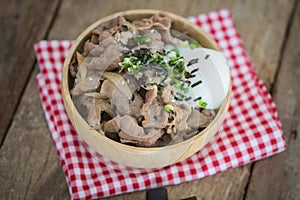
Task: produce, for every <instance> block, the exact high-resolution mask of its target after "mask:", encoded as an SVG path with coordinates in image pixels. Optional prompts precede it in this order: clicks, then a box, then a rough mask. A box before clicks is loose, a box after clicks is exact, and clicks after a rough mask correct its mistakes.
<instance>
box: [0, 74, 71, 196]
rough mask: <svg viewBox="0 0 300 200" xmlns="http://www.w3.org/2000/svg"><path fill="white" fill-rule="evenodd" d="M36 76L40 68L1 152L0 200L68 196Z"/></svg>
mask: <svg viewBox="0 0 300 200" xmlns="http://www.w3.org/2000/svg"><path fill="white" fill-rule="evenodd" d="M36 74H37V69H36V70H35V71H34V73H33V76H32V77H31V79H30V81H29V83H28V86H27V88H26V91H25V94H24V96H23V98H22V101H21V103H20V106H19V109H18V110H17V115H16V117H15V119H14V122H13V123H12V125H11V129H10V131H9V132H8V135H7V137H6V139H5V142H4V144H3V146H2V148H1V151H0V158H1V159H0V185H1V187H0V198H4V199H34V198H38V199H50V198H53V199H60V198H63V197H68V196H69V195H68V189H67V187H66V182H65V179H64V176H63V173H62V169H61V167H60V163H59V160H58V157H57V154H56V149H55V147H54V145H53V141H52V139H51V136H50V133H49V130H48V127H47V123H46V120H45V118H44V113H43V110H42V107H41V104H40V99H39V95H38V89H37V86H36V82H35V75H36ZM36 195H37V196H36Z"/></svg>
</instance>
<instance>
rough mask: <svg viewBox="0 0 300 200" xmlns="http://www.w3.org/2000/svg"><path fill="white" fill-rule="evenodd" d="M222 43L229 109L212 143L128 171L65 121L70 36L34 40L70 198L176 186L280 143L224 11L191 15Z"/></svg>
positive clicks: (270, 110)
mask: <svg viewBox="0 0 300 200" xmlns="http://www.w3.org/2000/svg"><path fill="white" fill-rule="evenodd" d="M189 20H190V21H191V22H193V23H195V24H197V25H199V26H201V27H202V28H203V29H204V30H205V31H206V32H208V33H210V34H211V35H212V37H213V38H214V39H215V40H216V41H217V43H218V44H219V45H220V47H221V48H222V50H223V52H224V54H225V56H226V58H227V60H228V64H229V66H230V70H231V76H232V97H231V102H230V108H229V112H228V114H227V117H226V119H225V122H224V123H223V126H222V129H221V130H220V132H219V133H218V134H217V135H216V136H217V137H215V138H214V141H212V142H211V143H209V144H208V145H207V146H205V147H204V148H203V149H202V150H200V151H199V152H198V153H196V154H194V155H193V156H191V157H190V158H188V159H186V160H184V161H182V162H179V163H176V164H174V165H172V166H167V167H164V168H162V169H154V170H140V169H136V170H135V169H128V168H126V167H124V166H121V165H118V164H116V163H114V162H112V161H110V160H108V159H107V158H104V157H102V156H101V155H96V153H95V152H93V150H91V149H89V147H87V146H86V145H85V143H84V142H83V141H82V140H81V139H80V137H79V136H78V135H77V133H76V131H75V129H74V128H73V126H72V125H71V123H70V121H69V119H68V117H67V114H66V112H65V110H64V105H63V102H62V96H61V88H60V83H61V71H62V66H63V61H64V59H65V57H66V55H67V53H68V50H69V48H70V47H71V45H72V41H41V42H39V43H37V44H35V46H34V48H35V51H36V54H37V58H38V62H39V66H40V73H39V74H38V75H37V83H38V88H39V92H40V98H41V101H42V105H43V109H44V112H45V116H46V119H47V122H48V125H49V128H50V131H51V135H52V138H53V141H54V144H55V146H56V149H57V154H58V156H59V158H60V161H61V166H62V168H63V171H64V174H65V176H66V180H67V183H68V186H69V190H70V194H71V197H72V198H73V199H91V198H99V197H105V196H110V195H116V194H121V193H126V192H132V191H137V190H145V189H149V188H155V187H159V186H166V185H173V184H179V183H182V182H186V181H191V180H194V179H199V178H202V177H205V176H208V175H213V174H215V173H218V172H221V171H225V170H227V169H229V168H233V167H238V166H241V165H244V164H247V163H250V162H252V161H255V160H259V159H262V158H265V157H268V156H271V155H273V154H276V153H279V152H281V151H283V150H284V149H285V148H286V146H285V142H284V139H283V134H282V127H281V123H280V121H279V119H278V116H277V111H276V108H275V105H274V103H273V101H272V98H271V96H270V95H269V93H268V91H267V89H266V87H265V86H264V85H263V83H262V81H261V80H259V78H258V77H257V75H256V73H255V69H254V67H253V65H252V63H251V61H250V60H249V58H248V56H247V55H246V53H245V51H244V49H243V45H242V41H241V39H240V36H239V34H238V33H237V31H236V29H235V27H234V24H233V21H232V17H231V14H230V12H229V11H228V10H219V11H216V12H210V13H208V14H201V15H199V16H195V17H190V18H189Z"/></svg>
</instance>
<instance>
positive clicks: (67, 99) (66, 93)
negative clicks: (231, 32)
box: [61, 9, 231, 152]
mask: <svg viewBox="0 0 300 200" xmlns="http://www.w3.org/2000/svg"><path fill="white" fill-rule="evenodd" d="M157 13H162V14H165V15H167V16H170V17H171V18H173V19H174V18H175V19H176V20H179V21H181V22H184V23H186V24H187V25H188V26H189V27H192V28H193V29H195V30H196V31H197V32H198V33H199V34H201V35H202V36H203V37H205V38H206V39H207V40H208V41H209V43H210V44H211V45H212V46H213V50H217V51H221V48H220V47H219V46H218V44H217V43H216V42H215V40H214V39H213V38H212V37H211V36H210V35H209V34H208V33H206V32H205V31H203V30H202V29H201V28H200V27H199V26H197V25H195V24H193V23H191V22H189V21H188V20H187V19H186V18H184V17H181V16H179V15H176V14H173V13H170V12H167V11H163V10H154V9H133V10H126V11H121V12H117V13H114V14H111V15H108V16H106V17H103V18H101V19H99V20H97V21H96V22H94V23H92V24H91V25H89V26H88V27H87V28H85V29H84V31H83V32H81V33H80V34H79V36H77V38H76V40H75V42H74V43H73V45H72V47H71V48H70V50H69V52H68V55H67V57H66V59H65V62H64V64H63V70H62V77H61V80H62V81H61V88H62V97H63V103H64V106H65V110H66V112H67V115H68V118H69V119H70V121H71V123H72V125H73V126H74V128H75V129H76V132H77V134H78V135H79V136H81V133H80V132H79V131H77V128H76V125H75V124H74V123H75V122H74V120H73V118H72V117H70V116H69V115H70V114H72V115H75V116H74V117H76V118H77V120H80V121H81V122H83V123H84V124H85V125H87V126H88V127H89V128H90V130H89V131H90V132H91V133H93V134H97V135H99V137H101V139H104V140H106V141H108V142H111V143H112V144H113V145H114V146H115V145H117V146H120V147H122V149H123V150H128V151H132V150H136V151H145V152H149V151H150V152H155V151H159V150H162V149H173V148H176V147H179V146H181V145H182V144H183V143H190V144H192V142H193V140H195V139H199V138H200V137H202V136H203V135H204V134H205V133H206V132H207V130H209V129H211V128H213V127H215V126H217V125H219V123H218V120H216V119H217V117H221V123H223V121H224V118H225V115H226V113H227V110H228V107H229V100H230V95H231V79H230V87H229V90H228V93H227V95H226V98H225V99H224V101H223V103H222V104H221V106H220V107H219V109H218V112H217V114H216V116H215V118H214V119H213V120H212V121H211V122H210V124H209V125H208V126H207V127H206V128H205V129H203V130H202V131H200V132H198V133H197V134H196V135H195V136H193V137H191V138H189V139H187V140H184V141H182V142H179V143H176V144H172V145H167V146H162V147H136V146H130V145H127V144H123V143H120V142H117V141H114V140H112V139H110V138H108V137H106V136H105V135H104V134H102V133H100V132H98V131H96V130H94V129H91V127H90V126H89V125H88V123H87V122H86V121H85V120H84V119H83V117H82V116H81V115H80V113H79V112H78V110H77V109H76V107H75V105H74V104H73V101H72V98H71V94H70V90H69V84H68V77H69V64H70V62H71V61H72V58H73V56H74V54H75V53H76V50H77V48H78V46H79V45H80V44H81V42H82V39H83V38H85V37H87V36H88V35H89V34H90V33H91V31H92V30H94V29H95V28H96V27H97V26H99V25H100V24H101V23H103V22H106V21H108V20H111V19H115V18H117V17H119V16H128V15H132V14H137V15H153V14H157ZM66 107H68V108H69V109H70V110H71V111H72V112H73V113H69V110H68V109H67V108H66ZM85 142H87V141H85Z"/></svg>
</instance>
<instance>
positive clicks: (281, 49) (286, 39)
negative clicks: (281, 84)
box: [243, 0, 298, 200]
mask: <svg viewBox="0 0 300 200" xmlns="http://www.w3.org/2000/svg"><path fill="white" fill-rule="evenodd" d="M293 5H294V6H293V8H292V10H291V13H290V15H289V18H288V23H287V25H286V28H285V33H284V39H283V42H282V45H281V48H280V53H279V60H278V64H277V67H276V70H275V76H274V81H273V83H271V86H270V91H269V92H270V94H271V95H273V92H274V91H273V90H274V86H275V85H276V81H277V79H278V74H279V71H280V68H281V65H282V60H283V55H284V52H285V50H286V45H287V41H288V38H289V35H290V31H291V27H292V24H293V21H294V18H295V14H296V8H297V5H298V0H294V3H293ZM256 162H257V161H256ZM256 162H253V163H252V164H251V166H250V173H249V177H248V181H247V183H246V186H245V190H244V195H243V200H245V199H246V196H247V193H248V189H249V185H250V181H251V177H252V172H253V169H254V165H255V163H256Z"/></svg>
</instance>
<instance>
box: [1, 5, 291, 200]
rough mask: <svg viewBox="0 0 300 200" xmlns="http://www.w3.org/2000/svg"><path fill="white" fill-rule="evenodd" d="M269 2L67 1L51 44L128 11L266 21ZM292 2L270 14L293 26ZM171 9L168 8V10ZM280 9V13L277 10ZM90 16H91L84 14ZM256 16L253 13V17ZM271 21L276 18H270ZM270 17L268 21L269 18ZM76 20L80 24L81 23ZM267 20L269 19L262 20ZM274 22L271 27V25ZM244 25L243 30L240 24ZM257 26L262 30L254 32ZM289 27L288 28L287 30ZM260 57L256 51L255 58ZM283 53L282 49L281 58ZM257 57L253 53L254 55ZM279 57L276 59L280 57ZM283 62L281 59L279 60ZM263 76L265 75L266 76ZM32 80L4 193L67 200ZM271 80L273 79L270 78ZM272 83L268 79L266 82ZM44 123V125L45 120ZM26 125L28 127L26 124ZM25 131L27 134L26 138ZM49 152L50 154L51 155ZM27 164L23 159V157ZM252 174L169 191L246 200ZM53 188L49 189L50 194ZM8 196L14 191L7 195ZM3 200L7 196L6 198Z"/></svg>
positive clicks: (13, 134)
mask: <svg viewBox="0 0 300 200" xmlns="http://www.w3.org/2000/svg"><path fill="white" fill-rule="evenodd" d="M266 4H267V2H265V1H259V2H256V3H253V4H246V3H245V2H243V1H239V2H238V3H236V1H233V0H232V1H229V2H228V3H227V2H226V4H224V2H223V1H213V2H212V1H208V0H207V1H192V0H190V1H180V0H176V1H174V0H166V1H154V0H134V1H130V3H128V1H121V0H114V1H111V2H110V4H107V3H105V2H103V1H83V0H81V1H80V0H76V1H72V2H71V1H63V2H62V5H61V8H60V11H59V13H58V16H57V19H56V20H55V23H54V24H53V28H52V29H51V31H50V33H49V38H50V39H74V38H75V37H76V36H77V35H78V34H79V33H80V32H81V31H82V30H83V29H84V28H85V27H87V25H88V24H90V23H92V22H94V21H95V20H97V19H99V18H100V17H103V16H105V15H108V14H111V13H114V12H117V11H120V10H126V9H133V8H154V9H155V8H156V9H164V10H167V11H171V12H174V13H177V14H180V15H183V16H191V15H195V14H198V13H200V12H207V11H209V10H213V9H219V8H223V7H227V8H230V9H231V10H232V11H233V16H239V15H241V14H239V12H244V13H245V15H246V16H248V17H249V16H254V18H255V16H260V15H261V13H264V12H266V11H265V7H266ZM289 4H290V2H288V1H286V4H284V5H281V4H279V3H278V4H276V3H273V4H272V5H273V7H274V8H272V9H271V10H270V13H271V14H269V13H265V14H266V15H270V16H274V15H275V14H274V12H275V11H276V10H278V9H279V8H277V6H283V7H284V8H286V9H284V10H283V11H282V12H284V13H285V14H286V15H281V16H279V17H278V18H279V19H278V21H281V20H282V21H283V22H287V16H288V13H289V12H290V8H291V6H289ZM166 5H167V6H166ZM274 10H275V11H274ZM85 11H88V13H89V15H86V14H84V13H85ZM250 13H252V14H251V15H250ZM269 18H270V17H269ZM269 18H266V20H267V19H269ZM75 19H76V20H75ZM248 20H249V19H247V18H242V17H241V19H240V18H237V19H236V22H237V27H238V31H240V32H242V31H243V34H244V35H242V38H244V37H246V38H249V39H248V41H249V42H248V43H249V44H248V45H249V46H248V47H247V50H251V49H252V48H254V46H255V45H262V44H261V43H258V44H256V43H253V41H252V42H251V40H250V39H251V38H259V36H260V35H261V32H263V29H259V28H258V27H256V26H257V25H256V24H249V26H250V27H252V28H253V31H251V32H249V33H247V31H245V29H246V30H247V28H248V26H247V22H248ZM262 20H264V18H262ZM265 23H268V22H265ZM238 24H240V25H238ZM277 25H278V23H277V22H276V21H271V22H270V26H271V27H272V26H274V27H276V26H277ZM254 27H256V28H254ZM283 27H285V26H284V25H283ZM283 35H284V30H281V29H280V30H277V31H275V32H274V36H273V37H272V38H275V39H272V41H273V40H274V41H273V42H276V43H280V44H281V43H282V38H283ZM257 53H258V52H256V51H253V56H254V57H255V55H256V54H257ZM277 54H279V50H278V52H277V53H276V55H277ZM250 55H251V54H250ZM276 55H275V57H276ZM275 59H278V58H275ZM275 67H276V65H269V68H272V73H268V74H266V77H269V76H273V74H274V72H275V69H273V68H275ZM260 73H262V72H260ZM35 74H36V72H35V73H34V74H33V75H32V77H31V80H30V83H29V85H28V87H27V89H26V91H25V94H24V97H23V99H22V101H21V104H20V107H19V109H18V110H17V114H16V119H15V120H14V122H13V124H12V127H11V129H10V130H9V133H8V136H7V138H6V140H5V141H4V144H3V148H2V149H1V151H0V157H1V160H0V182H3V180H6V182H7V183H6V186H5V187H3V189H0V192H1V193H0V194H5V197H7V198H8V199H9V198H17V197H19V198H22V197H25V196H26V195H27V197H31V198H38V199H39V198H45V197H46V198H50V197H51V198H67V197H68V190H67V185H66V182H65V181H64V176H63V174H62V171H61V168H60V166H59V162H58V159H57V156H56V153H55V150H54V146H53V144H52V141H51V139H50V134H49V131H48V129H47V125H46V122H45V120H44V117H43V113H42V111H41V107H40V106H39V107H37V106H32V105H40V102H39V99H38V97H37V96H38V93H37V90H36V85H35V84H34V76H35ZM270 80H271V78H270ZM264 81H267V78H266V79H264ZM41 119H42V120H41ZM24 121H26V124H24ZM20 132H22V134H20ZM20 144H21V145H22V148H19V149H16V148H15V147H16V146H20ZM48 152H49V153H48ZM23 157H24V158H25V159H22V158H23ZM249 173H250V167H249V165H247V166H243V167H240V168H235V169H231V170H229V171H226V172H224V173H220V174H217V175H215V176H211V177H207V178H204V179H201V180H196V181H192V182H189V183H184V184H181V185H177V186H169V187H168V190H169V195H170V199H171V198H175V199H178V198H184V197H188V196H192V195H196V196H198V198H205V199H220V198H222V197H228V199H241V198H242V197H243V195H244V188H245V185H246V183H247V180H248V177H249ZM48 188H49V189H48ZM6 191H8V192H6ZM1 196H3V195H1ZM144 198H145V192H135V193H131V194H126V195H122V196H116V197H111V198H110V199H144Z"/></svg>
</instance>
